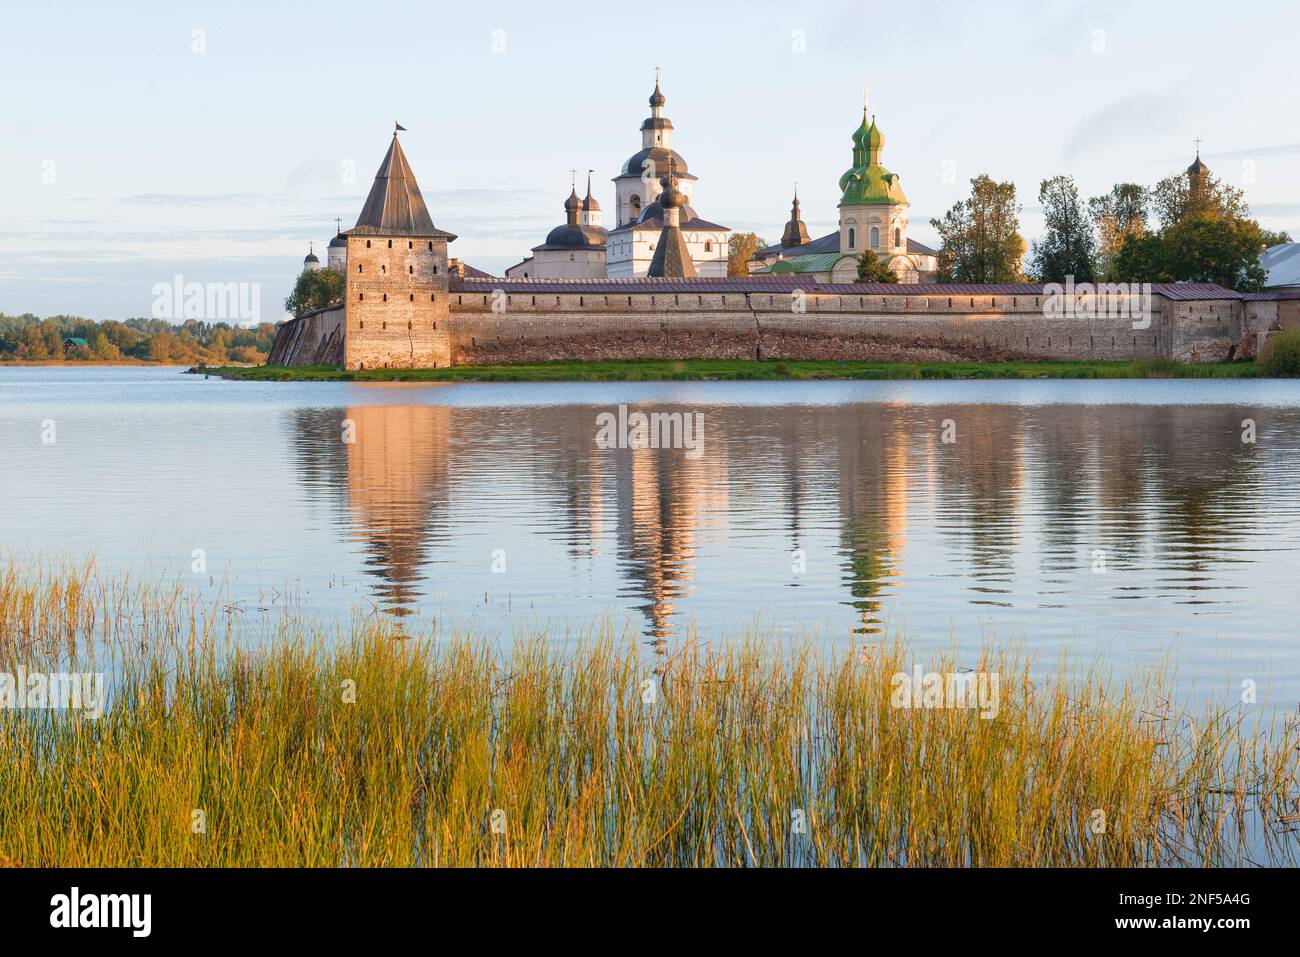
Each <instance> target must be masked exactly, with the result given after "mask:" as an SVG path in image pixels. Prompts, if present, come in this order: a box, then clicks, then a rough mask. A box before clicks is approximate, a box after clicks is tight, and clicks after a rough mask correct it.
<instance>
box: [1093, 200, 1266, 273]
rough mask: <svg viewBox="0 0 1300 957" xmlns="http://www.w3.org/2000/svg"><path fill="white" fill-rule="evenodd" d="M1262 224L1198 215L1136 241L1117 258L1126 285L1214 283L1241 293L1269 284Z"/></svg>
mask: <svg viewBox="0 0 1300 957" xmlns="http://www.w3.org/2000/svg"><path fill="white" fill-rule="evenodd" d="M1259 247H1260V232H1259V224H1258V223H1256V222H1255V221H1254V220H1252V219H1235V218H1233V219H1223V218H1219V217H1215V216H1197V217H1195V218H1192V219H1187V220H1184V221H1182V222H1179V223H1175V224H1174V225H1172V226H1168V227H1166V228H1164V229H1162V230H1160V232H1158V233H1155V234H1153V235H1150V236H1143V237H1131V238H1130V239H1129V240H1128V241H1127V242H1125V243H1124V245H1123V247H1122V248H1121V249H1120V251H1119V254H1118V255H1116V257H1115V264H1114V272H1115V276H1116V278H1117V280H1118V281H1120V282H1212V283H1216V284H1218V285H1220V286H1224V287H1225V288H1228V289H1235V290H1237V291H1238V292H1255V291H1257V290H1259V289H1261V288H1262V287H1263V285H1264V279H1265V273H1264V269H1263V267H1262V266H1260V264H1259Z"/></svg>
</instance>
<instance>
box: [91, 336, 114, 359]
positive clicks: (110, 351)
mask: <svg viewBox="0 0 1300 957" xmlns="http://www.w3.org/2000/svg"><path fill="white" fill-rule="evenodd" d="M90 354H91V355H92V356H94V357H95V358H96V359H103V360H108V361H112V360H115V359H121V358H122V350H121V349H119V348H118V347H117V346H115V345H113V343H112V342H111V341H110V340H109V338H108V336H107V335H105V334H104V330H102V329H101V330H100V331H99V332H97V333H95V338H93V339H91V340H90Z"/></svg>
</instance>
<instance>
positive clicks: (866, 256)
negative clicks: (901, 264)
mask: <svg viewBox="0 0 1300 957" xmlns="http://www.w3.org/2000/svg"><path fill="white" fill-rule="evenodd" d="M858 282H898V276H897V275H896V274H895V273H894V270H892V269H890V268H889V264H888V263H886V262H885V261H884V260H883V259H881V258H880V257H879V256H877V255H876V254H875V253H873V252H872V251H871V250H870V249H866V250H863V252H862V255H861V256H859V257H858Z"/></svg>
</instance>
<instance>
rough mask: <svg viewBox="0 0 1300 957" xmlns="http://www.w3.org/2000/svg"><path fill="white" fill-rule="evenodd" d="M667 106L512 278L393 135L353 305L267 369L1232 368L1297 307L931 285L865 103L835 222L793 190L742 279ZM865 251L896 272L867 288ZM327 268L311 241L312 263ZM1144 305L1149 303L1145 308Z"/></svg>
mask: <svg viewBox="0 0 1300 957" xmlns="http://www.w3.org/2000/svg"><path fill="white" fill-rule="evenodd" d="M665 102H666V101H665V98H664V96H663V93H662V92H661V90H660V87H659V85H658V84H656V86H655V91H654V93H653V94H652V96H651V97H650V116H649V117H648V118H647V119H646V120H645V121H644V123H642V126H641V134H642V140H641V143H642V148H641V150H640V151H638V152H637V153H634V154H633V155H632V156H631V157H629V158H628V160H627V161H626V162H625V163H624V164H623V167H622V170H621V171H620V173H619V175H618V176H616V177H615V178H614V184H615V192H616V200H615V213H614V216H615V218H614V223H613V229H611V230H607V229H606V227H605V226H604V225H603V224H602V222H601V212H602V211H601V209H600V206H599V204H598V203H597V202H596V200H595V198H594V196H593V195H592V189H591V179H590V176H589V177H588V182H587V195H586V197H585V198H582V199H580V198H579V197H578V194H577V189H576V182H575V183H574V184H573V188H571V190H570V193H569V197H568V199H567V200H566V201H565V203H564V213H565V222H564V223H563V224H561V225H559V226H557V227H555V228H554V229H552V230H551V231H550V233H549V234H548V235H547V237H546V239H545V241H544V242H543V243H541V244H540V245H538V246H535V247H534V248H533V250H532V253H533V254H532V256H530V257H528V258H527V259H524V260H523V261H522V262H520V263H518V264H516V265H514V266H512V267H510V268H509V269H508V270H506V273H507V274H506V276H505V278H496V277H492V276H489V275H487V274H486V273H483V272H481V271H479V270H476V269H473V268H472V267H470V266H467V265H466V264H465V263H463V262H461V261H459V260H457V259H455V258H452V257H451V256H450V255H449V246H450V244H451V243H452V242H453V241H455V239H456V236H455V235H454V234H453V233H451V232H449V231H447V230H445V229H442V228H439V227H438V226H436V225H435V224H434V221H433V217H432V215H431V214H430V211H429V209H428V207H427V206H426V205H425V201H424V198H423V196H422V194H421V192H420V187H419V185H418V183H417V182H416V177H415V173H414V171H413V170H412V167H411V164H410V162H409V161H408V160H407V157H406V154H405V152H404V151H403V149H402V145H401V141H400V139H399V136H398V132H397V131H395V132H394V133H393V137H392V140H391V141H390V143H389V145H388V150H387V152H386V153H385V155H384V158H383V161H382V162H381V163H380V165H379V169H378V171H377V172H376V174H375V180H374V183H373V185H372V186H371V189H370V193H369V195H368V196H367V198H366V201H365V204H364V205H363V206H362V209H361V213H360V215H359V216H358V217H357V221H356V224H355V225H354V226H353V227H352V228H351V229H348V230H339V231H338V233H337V235H336V236H335V237H334V238H333V239H332V240H331V241H330V243H329V245H328V247H327V251H326V256H327V262H328V265H329V267H330V268H332V269H335V270H337V271H339V272H341V273H342V274H343V275H344V276H345V277H346V280H345V284H344V295H343V302H342V303H341V304H339V305H336V306H332V307H329V308H327V309H321V310H317V311H315V312H311V313H307V314H305V315H301V316H298V317H295V318H294V319H291V320H289V321H287V322H284V323H282V324H281V325H280V327H279V329H278V332H277V336H276V340H275V343H274V345H273V346H272V349H271V353H270V356H269V357H268V363H270V364H272V365H336V366H342V367H344V368H346V369H350V370H364V369H377V368H388V369H392V368H443V367H446V366H449V365H483V364H502V363H516V362H518V363H524V362H546V361H563V360H577V361H601V360H608V359H638V358H646V359H652V358H653V359H689V358H731V359H760V360H761V359H829V360H837V359H843V360H850V359H852V360H874V361H972V360H973V361H998V360H1013V359H1022V360H1031V359H1058V360H1059V359H1074V360H1085V359H1133V358H1144V357H1170V358H1174V359H1178V360H1182V361H1222V360H1225V359H1228V358H1229V357H1231V356H1235V355H1248V354H1253V353H1254V350H1255V349H1256V348H1257V345H1258V342H1259V341H1260V338H1261V337H1262V336H1263V335H1266V334H1267V332H1268V331H1269V330H1270V329H1273V328H1275V327H1276V326H1277V324H1278V320H1279V316H1278V310H1279V306H1282V308H1287V309H1290V308H1292V307H1293V306H1295V305H1297V303H1291V302H1287V303H1281V302H1280V301H1279V296H1278V295H1277V294H1276V293H1260V294H1254V295H1243V294H1241V293H1237V292H1235V291H1232V290H1228V289H1223V288H1221V287H1219V286H1214V285H1208V284H1196V283H1177V284H1166V285H1160V284H1157V285H1154V286H1148V287H1147V288H1145V289H1143V290H1141V291H1139V290H1134V291H1133V292H1132V295H1131V296H1129V299H1130V300H1131V301H1125V300H1124V297H1123V296H1121V297H1120V298H1119V302H1120V305H1121V306H1122V307H1123V308H1121V309H1119V310H1118V314H1116V312H1113V311H1106V310H1103V311H1101V312H1100V313H1097V312H1096V311H1095V310H1092V309H1088V308H1074V306H1073V305H1071V304H1070V303H1066V304H1065V306H1066V308H1060V307H1061V302H1060V301H1059V300H1060V295H1061V293H1060V290H1054V289H1053V288H1052V287H1050V286H1049V287H1044V286H1037V285H1032V284H1008V285H997V286H991V285H963V284H940V283H937V282H935V281H934V280H935V277H936V272H937V268H938V267H937V259H936V252H935V251H934V250H932V249H929V248H927V247H925V246H923V245H921V244H920V243H917V242H915V241H914V240H912V239H910V238H909V237H908V235H907V210H908V202H907V198H906V196H905V194H904V192H903V189H902V185H901V181H900V178H899V176H898V175H897V174H896V173H893V172H891V171H890V170H889V169H888V168H886V167H885V166H884V164H883V155H882V154H883V149H884V144H885V138H884V134H883V133H882V132H881V131H880V129H879V127H878V126H877V124H876V121H875V118H874V117H871V116H869V115H868V113H867V111H866V109H865V107H864V110H863V116H862V121H861V123H860V124H859V126H858V128H857V130H856V131H855V132H854V133H853V135H852V165H851V166H850V168H849V169H848V170H847V171H846V172H845V173H844V175H843V176H842V177H841V178H840V182H839V187H840V194H841V199H840V202H839V228H838V229H837V230H836V231H835V232H833V233H830V234H828V235H826V236H822V237H820V238H818V239H811V238H810V237H809V234H808V230H807V227H806V226H805V225H804V223H803V221H802V218H801V215H800V209H799V199H798V196H797V195H796V197H795V198H794V201H793V204H792V209H791V214H790V220H789V222H788V223H787V224H786V228H785V230H784V233H783V235H782V237H781V242H780V243H778V244H776V245H773V246H770V247H768V248H766V249H763V250H760V251H759V252H758V253H757V254H756V256H755V258H754V261H753V262H751V263H750V264H749V268H750V275H749V276H747V277H743V278H734V277H733V278H728V277H727V275H726V272H727V255H728V248H727V247H728V240H729V238H730V231H729V230H728V229H727V227H725V226H719V225H717V224H716V223H711V222H709V221H707V220H704V219H702V218H700V216H699V215H698V213H697V212H696V209H695V206H694V199H695V192H696V185H697V183H698V180H697V178H696V176H695V175H694V174H693V173H691V172H690V169H689V167H688V165H687V163H686V161H685V159H684V158H683V157H682V156H681V154H680V153H678V152H677V151H676V150H675V149H674V148H673V138H672V133H673V128H672V123H671V121H669V120H668V118H667V117H666V115H665V114H664V107H665ZM399 129H400V128H399ZM1194 166H1195V164H1194ZM1188 175H1189V176H1194V175H1196V174H1195V172H1194V169H1189V171H1188ZM575 179H576V178H575ZM865 252H873V253H875V254H876V255H878V256H880V257H881V258H882V259H884V260H885V261H886V263H887V264H888V266H889V268H890V269H891V270H893V271H894V273H895V274H896V275H897V276H898V278H899V282H898V283H896V284H874V285H870V284H860V283H857V282H856V281H855V280H856V278H857V263H858V260H859V257H860V256H861V255H862V254H863V253H865ZM320 266H321V264H320V262H319V259H318V258H317V257H316V256H315V254H314V252H309V253H308V255H307V258H306V260H305V262H304V268H306V269H313V268H320ZM1070 295H1074V293H1073V292H1071V293H1070ZM1126 295H1127V294H1126ZM1138 300H1140V301H1141V302H1142V303H1143V306H1142V308H1143V310H1144V312H1145V314H1144V315H1143V317H1142V318H1141V320H1140V321H1134V319H1133V317H1132V310H1131V309H1130V308H1129V307H1131V306H1132V305H1134V303H1135V302H1137V301H1138Z"/></svg>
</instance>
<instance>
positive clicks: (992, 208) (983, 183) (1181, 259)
mask: <svg viewBox="0 0 1300 957" xmlns="http://www.w3.org/2000/svg"><path fill="white" fill-rule="evenodd" d="M1038 198H1039V201H1040V202H1041V203H1042V206H1043V217H1044V233H1043V238H1042V239H1040V240H1037V241H1035V242H1034V243H1033V245H1032V247H1031V248H1029V257H1028V264H1027V268H1025V265H1024V260H1025V252H1026V244H1025V241H1024V239H1023V238H1022V236H1021V232H1020V212H1021V207H1020V204H1019V203H1018V202H1017V200H1016V187H1015V184H1014V183H1010V182H1007V183H999V182H995V181H994V180H993V179H992V178H991V177H989V176H987V175H980V176H977V177H975V178H974V179H973V180H971V194H970V196H969V197H968V198H967V199H964V200H962V201H961V202H959V203H957V204H956V205H954V206H953V207H952V208H951V209H950V210H948V212H947V213H946V214H945V215H944V217H943V218H942V219H932V220H930V225H931V226H933V227H934V228H935V230H936V231H938V233H939V238H940V241H941V247H940V250H939V276H938V279H939V281H940V282H970V283H1014V282H1027V281H1036V282H1041V283H1049V282H1064V281H1065V279H1066V277H1067V276H1073V277H1074V280H1075V282H1079V283H1083V282H1209V283H1217V284H1218V285H1220V286H1224V287H1226V288H1228V289H1235V290H1238V291H1240V292H1254V291H1257V290H1259V289H1261V288H1262V287H1263V285H1264V280H1265V274H1264V270H1263V268H1262V267H1261V266H1260V265H1259V254H1260V251H1261V250H1262V249H1265V248H1267V247H1269V246H1273V245H1276V244H1278V243H1285V242H1290V241H1291V237H1290V236H1289V235H1288V234H1287V233H1285V232H1272V231H1270V230H1266V229H1263V228H1262V227H1261V226H1260V225H1259V223H1258V222H1257V221H1256V220H1254V219H1252V218H1251V216H1250V208H1249V207H1248V206H1247V205H1246V202H1245V199H1244V196H1243V194H1242V192H1241V190H1239V189H1237V188H1236V187H1234V186H1231V185H1229V184H1228V183H1225V182H1223V181H1222V180H1220V179H1218V178H1217V177H1216V176H1214V174H1213V173H1211V172H1210V171H1209V170H1208V169H1207V170H1204V171H1203V172H1200V173H1199V174H1196V175H1193V174H1191V173H1184V174H1179V175H1177V176H1170V177H1167V178H1165V179H1163V180H1161V181H1160V182H1158V183H1156V185H1155V186H1153V187H1145V186H1141V185H1139V184H1137V183H1118V184H1116V185H1115V186H1114V187H1113V188H1112V189H1111V190H1110V191H1109V192H1107V193H1104V194H1103V195H1101V196H1094V197H1092V198H1091V199H1089V200H1088V201H1087V203H1085V202H1084V201H1083V199H1082V198H1081V197H1080V195H1079V190H1078V187H1076V186H1075V183H1074V178H1073V177H1071V176H1054V177H1052V178H1051V179H1046V180H1043V182H1042V184H1041V185H1040V186H1039V190H1038Z"/></svg>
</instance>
